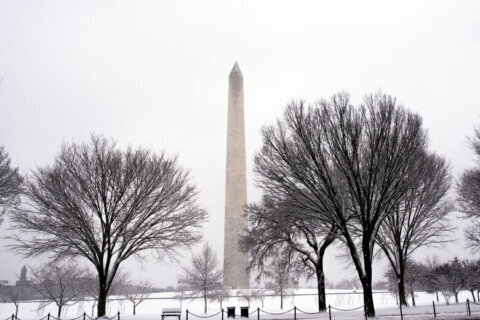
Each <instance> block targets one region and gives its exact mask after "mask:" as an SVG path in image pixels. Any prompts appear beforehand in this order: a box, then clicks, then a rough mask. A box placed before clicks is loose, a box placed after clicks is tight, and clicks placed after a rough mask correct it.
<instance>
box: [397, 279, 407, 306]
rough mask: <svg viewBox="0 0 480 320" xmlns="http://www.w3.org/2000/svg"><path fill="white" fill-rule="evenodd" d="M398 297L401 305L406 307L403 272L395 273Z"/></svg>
mask: <svg viewBox="0 0 480 320" xmlns="http://www.w3.org/2000/svg"><path fill="white" fill-rule="evenodd" d="M397 284H398V299H399V300H400V304H401V305H402V306H406V307H408V302H407V293H406V292H405V281H404V275H403V273H400V274H397Z"/></svg>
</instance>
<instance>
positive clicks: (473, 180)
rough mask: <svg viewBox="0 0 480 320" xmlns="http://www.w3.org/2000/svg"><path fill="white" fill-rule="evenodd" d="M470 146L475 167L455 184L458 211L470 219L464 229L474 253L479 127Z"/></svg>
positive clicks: (479, 221) (478, 232)
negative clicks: (475, 160) (475, 159)
mask: <svg viewBox="0 0 480 320" xmlns="http://www.w3.org/2000/svg"><path fill="white" fill-rule="evenodd" d="M470 145H471V147H472V149H473V152H474V153H475V156H476V157H477V167H476V168H472V169H467V170H465V171H464V172H463V174H462V176H461V177H460V181H459V182H458V184H457V193H458V202H459V204H460V210H461V211H462V212H463V213H464V214H465V216H466V217H467V218H468V219H470V224H469V226H468V227H467V228H466V229H465V237H466V238H467V241H468V244H469V246H470V248H471V249H472V250H473V251H474V252H479V251H480V162H479V161H480V126H479V127H478V128H477V129H475V135H474V137H473V138H472V139H471V140H470Z"/></svg>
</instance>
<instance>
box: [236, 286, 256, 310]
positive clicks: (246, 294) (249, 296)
mask: <svg viewBox="0 0 480 320" xmlns="http://www.w3.org/2000/svg"><path fill="white" fill-rule="evenodd" d="M237 297H240V298H241V299H242V300H245V301H246V302H247V304H248V306H249V307H250V303H251V302H252V301H255V300H258V299H259V296H258V291H257V290H250V289H246V290H239V291H237Z"/></svg>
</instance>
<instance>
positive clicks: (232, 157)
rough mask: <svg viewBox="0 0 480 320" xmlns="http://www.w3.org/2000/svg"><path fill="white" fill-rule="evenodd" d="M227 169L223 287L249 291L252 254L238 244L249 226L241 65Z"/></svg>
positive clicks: (235, 80)
mask: <svg viewBox="0 0 480 320" xmlns="http://www.w3.org/2000/svg"><path fill="white" fill-rule="evenodd" d="M226 169H227V170H226V184H225V242H224V264H223V268H224V273H223V284H224V285H225V286H226V287H228V288H248V287H249V286H250V284H249V282H250V281H249V274H248V272H247V270H246V269H247V267H248V254H246V253H242V252H241V251H240V248H239V244H238V242H239V240H240V236H241V235H242V233H243V232H245V230H246V228H247V223H248V222H247V216H246V213H245V206H246V205H247V169H246V157H245V119H244V102H243V75H242V72H241V71H240V68H239V67H238V64H237V63H235V65H234V66H233V69H232V71H231V72H230V76H229V79H228V123H227V166H226Z"/></svg>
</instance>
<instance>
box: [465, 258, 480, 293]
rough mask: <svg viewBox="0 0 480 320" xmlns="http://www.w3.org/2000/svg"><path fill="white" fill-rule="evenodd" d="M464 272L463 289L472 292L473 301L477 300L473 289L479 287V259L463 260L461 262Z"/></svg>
mask: <svg viewBox="0 0 480 320" xmlns="http://www.w3.org/2000/svg"><path fill="white" fill-rule="evenodd" d="M461 264H462V268H463V270H464V274H465V289H466V290H468V291H470V293H471V294H472V300H473V302H477V299H476V297H475V290H477V295H478V291H479V289H480V261H479V260H464V261H462V262H461Z"/></svg>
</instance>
